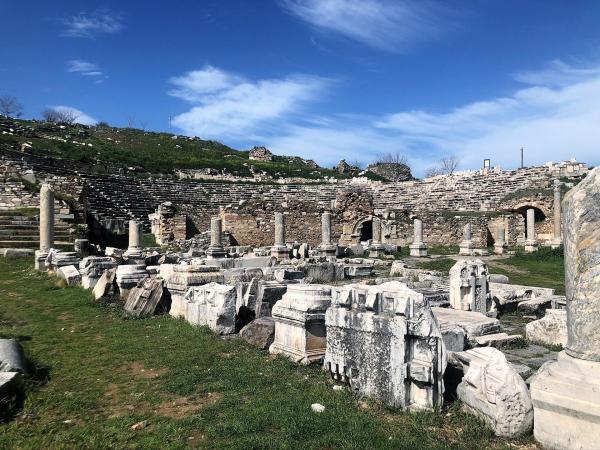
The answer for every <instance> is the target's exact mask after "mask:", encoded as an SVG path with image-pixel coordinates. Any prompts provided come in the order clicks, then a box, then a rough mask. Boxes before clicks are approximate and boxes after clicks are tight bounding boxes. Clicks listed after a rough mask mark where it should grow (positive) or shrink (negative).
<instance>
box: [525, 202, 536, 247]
mask: <svg viewBox="0 0 600 450" xmlns="http://www.w3.org/2000/svg"><path fill="white" fill-rule="evenodd" d="M526 237H527V239H526V240H525V251H526V252H529V253H532V252H535V251H536V250H537V249H538V242H537V239H536V237H535V210H534V209H533V208H529V209H528V210H527V236H526Z"/></svg>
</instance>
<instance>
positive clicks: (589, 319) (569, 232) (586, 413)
mask: <svg viewBox="0 0 600 450" xmlns="http://www.w3.org/2000/svg"><path fill="white" fill-rule="evenodd" d="M563 209H564V222H563V223H564V224H565V227H564V233H563V234H564V246H565V288H566V296H567V336H568V337H567V345H566V348H565V351H563V352H560V353H559V354H558V359H557V361H556V362H550V363H547V364H545V365H544V366H542V367H541V368H540V370H539V371H538V373H537V374H536V375H535V377H534V379H533V380H532V382H531V395H532V400H533V405H534V411H535V427H534V436H535V438H536V440H537V441H538V442H540V443H541V444H542V445H543V446H545V447H548V448H552V449H588V448H590V449H591V448H597V447H598V436H599V435H600V297H599V294H598V293H599V292H600V226H599V225H600V168H595V169H594V170H593V171H591V172H590V173H589V174H588V176H587V177H586V178H584V179H583V181H582V182H581V183H579V184H578V185H577V186H575V187H574V188H573V189H571V190H570V191H569V192H568V193H567V195H566V196H565V199H564V201H563Z"/></svg>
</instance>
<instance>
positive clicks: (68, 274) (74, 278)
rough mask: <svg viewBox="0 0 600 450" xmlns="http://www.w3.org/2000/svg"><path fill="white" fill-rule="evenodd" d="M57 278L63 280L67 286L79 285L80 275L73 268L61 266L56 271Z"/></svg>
mask: <svg viewBox="0 0 600 450" xmlns="http://www.w3.org/2000/svg"><path fill="white" fill-rule="evenodd" d="M56 275H58V277H59V278H61V279H63V280H65V281H66V282H67V284H68V285H69V286H75V285H76V284H79V283H81V274H80V273H79V271H78V270H77V268H76V267H75V266H63V267H60V268H59V269H58V270H57V271H56Z"/></svg>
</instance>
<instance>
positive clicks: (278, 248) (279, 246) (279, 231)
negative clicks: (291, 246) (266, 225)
mask: <svg viewBox="0 0 600 450" xmlns="http://www.w3.org/2000/svg"><path fill="white" fill-rule="evenodd" d="M271 256H274V257H275V258H277V259H278V260H282V259H288V258H289V256H290V252H289V250H288V248H287V246H286V245H285V216H284V215H283V213H280V212H276V213H275V245H274V246H273V247H272V248H271Z"/></svg>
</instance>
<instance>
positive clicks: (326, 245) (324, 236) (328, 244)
mask: <svg viewBox="0 0 600 450" xmlns="http://www.w3.org/2000/svg"><path fill="white" fill-rule="evenodd" d="M336 253H337V245H335V244H333V242H332V241H331V213H330V212H329V211H325V212H324V213H323V214H322V215H321V245H320V246H319V255H320V256H325V257H333V258H335V255H336Z"/></svg>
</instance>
